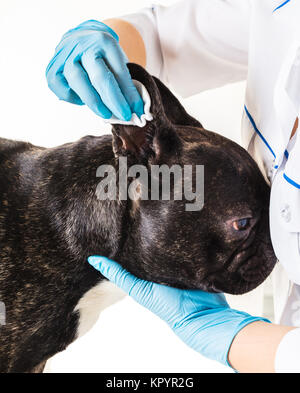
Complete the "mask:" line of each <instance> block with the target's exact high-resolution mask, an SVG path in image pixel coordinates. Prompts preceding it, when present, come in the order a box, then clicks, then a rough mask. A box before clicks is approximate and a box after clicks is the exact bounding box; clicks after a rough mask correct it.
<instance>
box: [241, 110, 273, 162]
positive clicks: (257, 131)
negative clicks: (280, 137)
mask: <svg viewBox="0 0 300 393" xmlns="http://www.w3.org/2000/svg"><path fill="white" fill-rule="evenodd" d="M244 108H245V112H246V115H247V116H248V119H249V120H250V123H251V124H252V126H253V128H254V130H255V132H256V133H257V134H258V135H259V136H260V138H261V139H262V141H263V142H264V144H265V145H266V146H267V148H268V149H269V150H270V152H271V153H272V155H273V157H274V158H276V154H275V153H274V151H273V149H272V148H271V146H270V145H269V143H268V142H267V140H266V138H265V137H264V136H263V135H262V133H261V132H260V131H259V129H258V128H257V127H256V124H255V121H254V120H253V117H252V116H251V115H250V113H249V111H248V109H247V107H246V105H245V106H244Z"/></svg>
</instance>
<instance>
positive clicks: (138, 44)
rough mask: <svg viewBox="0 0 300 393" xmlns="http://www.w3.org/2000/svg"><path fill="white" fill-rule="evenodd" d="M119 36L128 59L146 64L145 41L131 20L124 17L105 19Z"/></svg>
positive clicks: (142, 64)
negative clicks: (128, 20) (123, 18)
mask: <svg viewBox="0 0 300 393" xmlns="http://www.w3.org/2000/svg"><path fill="white" fill-rule="evenodd" d="M103 22H104V23H105V24H106V25H108V26H109V27H111V28H112V29H113V30H114V31H115V32H116V33H117V35H118V36H119V42H120V45H121V47H122V49H123V50H124V52H125V53H126V55H127V57H128V60H129V61H130V62H133V63H137V64H140V65H141V66H143V67H145V66H146V49H145V45H144V41H143V38H142V36H141V35H140V33H139V32H138V31H137V29H136V28H135V27H134V26H133V25H132V24H131V23H129V22H127V21H125V20H122V19H117V18H113V19H107V20H104V21H103Z"/></svg>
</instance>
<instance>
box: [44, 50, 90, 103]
mask: <svg viewBox="0 0 300 393" xmlns="http://www.w3.org/2000/svg"><path fill="white" fill-rule="evenodd" d="M64 52H66V51H64ZM64 52H63V51H60V52H58V53H57V54H56V55H55V56H54V57H53V58H52V59H51V61H50V62H49V64H48V66H47V69H46V77H47V83H48V86H49V88H50V89H51V90H52V91H53V93H54V94H55V95H56V96H57V97H58V98H59V99H60V100H63V101H68V102H71V103H72V104H76V105H84V103H83V102H82V100H81V99H80V97H79V96H78V95H77V94H76V93H75V92H74V91H73V90H72V89H71V88H70V86H69V85H68V82H67V80H66V78H65V77H64V75H63V68H62V67H61V66H60V64H63V63H64V61H63V62H62V58H63V57H65V56H66V53H64Z"/></svg>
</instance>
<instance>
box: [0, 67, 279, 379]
mask: <svg viewBox="0 0 300 393" xmlns="http://www.w3.org/2000/svg"><path fill="white" fill-rule="evenodd" d="M129 68H130V72H131V75H132V77H133V78H134V79H136V80H139V81H140V82H142V83H143V84H144V85H145V87H146V89H147V90H148V92H149V93H150V96H151V102H152V103H151V112H152V114H153V117H154V119H153V121H151V122H148V123H147V124H146V126H145V127H144V128H139V127H134V126H125V125H115V126H114V127H113V135H112V136H110V135H105V136H102V137H85V138H83V139H81V140H79V141H78V142H75V143H70V144H66V145H63V146H60V147H57V148H52V149H45V148H40V147H36V146H33V145H31V144H29V143H24V142H15V141H10V140H4V139H0V300H1V302H2V304H5V324H4V323H0V371H1V372H33V371H41V370H42V369H43V365H44V363H45V362H46V360H47V359H49V358H50V357H51V356H53V355H54V354H56V353H57V352H59V351H62V350H63V349H65V348H66V347H67V346H68V345H69V344H70V343H71V342H72V341H74V340H75V339H76V338H77V337H78V336H80V335H82V334H84V333H85V332H86V331H87V330H88V329H89V328H90V327H91V325H92V324H93V323H94V322H95V321H96V319H97V316H98V314H99V312H100V311H101V309H103V308H104V307H105V306H107V305H108V304H110V303H111V302H113V301H115V300H117V299H118V298H119V295H120V292H118V291H116V292H114V291H112V285H111V284H108V283H107V282H106V281H105V280H104V278H103V277H102V276H101V275H100V274H99V273H98V272H97V271H96V270H94V269H93V268H92V267H91V266H90V265H89V264H88V263H87V258H88V256H90V255H95V254H97V255H104V256H108V257H110V258H112V259H115V260H116V261H118V262H119V263H121V264H122V266H123V267H124V268H126V269H127V270H129V271H130V272H131V273H133V274H135V275H136V276H138V277H140V278H143V279H145V280H151V281H154V282H157V283H162V284H166V285H171V286H175V287H179V288H199V289H202V290H205V291H212V292H220V291H222V292H227V293H232V294H241V293H244V292H247V291H250V290H252V289H253V288H255V287H256V286H258V285H259V284H260V283H261V282H263V281H264V279H265V278H266V277H267V276H268V275H269V274H270V272H271V270H272V269H273V266H274V263H275V257H274V254H273V250H272V246H271V241H270V237H269V222H268V209H269V188H268V186H267V184H266V183H265V181H264V179H263V176H262V175H261V173H260V171H259V169H258V167H257V165H256V164H255V162H254V161H253V160H252V158H251V157H250V156H249V155H248V153H247V152H246V151H245V150H244V149H243V148H241V147H240V146H238V145H237V144H235V143H234V142H232V141H230V140H228V139H226V138H224V137H222V136H220V135H218V134H216V133H214V132H210V131H207V130H205V129H204V128H203V127H202V125H201V124H200V123H199V122H198V121H197V120H195V119H193V118H192V117H190V116H189V115H188V114H187V113H186V112H185V110H184V109H183V108H182V106H181V105H180V103H179V102H178V101H177V99H176V98H175V97H174V96H173V95H172V94H171V93H170V91H169V90H168V89H167V88H166V87H165V86H164V85H163V84H162V83H161V82H160V81H159V80H157V79H155V78H153V77H151V76H150V75H149V74H148V73H147V72H146V71H145V70H144V69H142V68H141V67H139V66H137V65H134V64H129ZM41 132H42V131H41ZM121 157H126V158H127V162H128V166H129V167H130V166H132V165H137V164H139V165H143V166H145V167H146V168H148V169H150V168H151V166H152V165H166V166H168V167H171V166H173V165H177V166H179V167H181V168H184V166H187V165H193V166H196V165H199V166H203V167H204V193H205V196H204V205H203V207H202V206H201V209H196V210H194V211H189V210H187V209H186V204H187V203H191V201H190V200H188V201H187V200H185V198H184V197H183V198H182V199H178V200H177V199H176V198H170V200H162V198H161V199H160V200H151V198H149V199H143V198H139V197H137V198H135V199H130V198H128V199H126V198H124V199H122V200H119V199H118V198H117V199H113V198H111V199H109V198H107V199H101V198H98V196H97V193H96V190H97V187H98V185H99V182H100V181H101V179H99V177H97V176H96V173H97V169H98V168H99V167H100V166H101V165H109V166H112V167H113V168H114V169H115V170H116V173H118V170H119V168H118V165H119V158H121ZM117 179H119V177H118V176H117ZM136 180H137V182H138V181H139V180H138V178H137V179H136ZM136 186H137V187H136V188H137V189H138V191H139V192H142V191H145V189H144V188H145V187H148V188H151V182H149V183H146V182H142V181H140V183H137V184H136ZM171 186H172V187H175V185H174V182H173V183H172V182H171ZM146 191H148V192H150V194H151V190H150V189H148V190H146ZM183 195H184V194H183ZM1 321H2V319H1Z"/></svg>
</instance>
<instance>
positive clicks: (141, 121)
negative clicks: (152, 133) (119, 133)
mask: <svg viewBox="0 0 300 393" xmlns="http://www.w3.org/2000/svg"><path fill="white" fill-rule="evenodd" d="M133 83H134V85H135V87H136V88H137V90H138V92H139V93H140V95H141V97H142V100H143V101H144V104H145V105H144V114H143V115H142V116H141V118H139V117H138V116H137V115H136V114H135V113H133V115H132V117H131V119H130V120H129V121H125V120H119V119H117V118H116V117H115V116H114V115H112V117H111V118H110V119H104V121H105V123H110V124H124V125H132V126H137V127H145V125H146V122H147V121H151V120H153V116H152V114H151V112H150V108H151V98H150V95H149V93H148V91H147V89H146V87H145V86H144V85H143V84H142V83H141V82H139V81H136V80H134V79H133Z"/></svg>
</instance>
